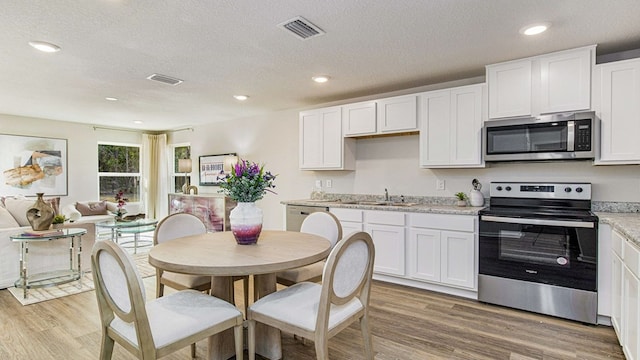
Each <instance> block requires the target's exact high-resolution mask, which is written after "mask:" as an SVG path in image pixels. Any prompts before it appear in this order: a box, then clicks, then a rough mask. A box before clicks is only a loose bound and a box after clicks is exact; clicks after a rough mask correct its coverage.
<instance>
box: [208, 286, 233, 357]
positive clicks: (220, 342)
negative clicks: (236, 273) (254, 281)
mask: <svg viewBox="0 0 640 360" xmlns="http://www.w3.org/2000/svg"><path fill="white" fill-rule="evenodd" d="M232 286H233V278H232V277H231V276H214V277H212V278H211V295H213V296H215V297H217V298H219V299H222V300H225V301H228V302H230V303H231V304H233V303H234V302H233V301H234V300H233V298H232V294H233V292H232V288H231V287H232ZM234 344H235V343H234V335H233V329H229V330H225V331H223V332H221V333H219V334H216V335H213V336H211V337H209V360H227V359H229V358H232V357H234V356H235V355H236V351H235V346H234Z"/></svg>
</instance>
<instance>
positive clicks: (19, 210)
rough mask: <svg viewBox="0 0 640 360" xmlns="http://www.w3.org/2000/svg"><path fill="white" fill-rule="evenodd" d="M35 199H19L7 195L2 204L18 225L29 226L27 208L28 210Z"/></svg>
mask: <svg viewBox="0 0 640 360" xmlns="http://www.w3.org/2000/svg"><path fill="white" fill-rule="evenodd" d="M35 203H36V201H35V200H34V199H31V200H27V199H20V198H18V199H17V198H13V197H7V198H6V199H4V206H5V208H6V209H7V210H9V212H10V213H11V215H12V216H13V218H14V219H16V221H17V222H18V224H19V225H20V226H30V224H29V220H27V210H29V209H30V208H31V207H32V206H33V204H35Z"/></svg>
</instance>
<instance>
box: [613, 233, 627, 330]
mask: <svg viewBox="0 0 640 360" xmlns="http://www.w3.org/2000/svg"><path fill="white" fill-rule="evenodd" d="M611 240H612V257H611V265H612V269H611V325H613V328H614V330H615V331H616V333H617V334H618V339H620V340H621V341H622V339H623V336H622V326H621V323H622V319H621V317H622V296H623V293H622V274H623V273H624V263H623V261H622V246H623V244H624V239H623V238H622V236H621V235H620V234H619V233H618V232H617V231H612V232H611Z"/></svg>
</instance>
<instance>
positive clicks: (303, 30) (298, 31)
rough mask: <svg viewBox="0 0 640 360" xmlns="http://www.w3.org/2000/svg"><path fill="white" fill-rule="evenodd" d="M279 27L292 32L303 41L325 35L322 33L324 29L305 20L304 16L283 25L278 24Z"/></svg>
mask: <svg viewBox="0 0 640 360" xmlns="http://www.w3.org/2000/svg"><path fill="white" fill-rule="evenodd" d="M278 26H279V27H281V28H283V29H285V30H288V31H290V32H291V33H292V34H293V35H295V36H296V37H297V38H299V39H301V40H307V39H309V38H312V37H315V36H320V35H324V31H322V29H320V28H319V27H317V26H315V25H314V24H312V23H311V22H310V21H309V20H307V19H305V18H303V17H302V16H297V17H295V18H293V19H290V20H287V21H285V22H283V23H281V24H278Z"/></svg>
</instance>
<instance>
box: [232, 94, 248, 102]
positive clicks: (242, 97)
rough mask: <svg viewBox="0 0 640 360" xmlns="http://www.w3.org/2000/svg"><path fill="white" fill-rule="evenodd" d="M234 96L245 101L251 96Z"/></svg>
mask: <svg viewBox="0 0 640 360" xmlns="http://www.w3.org/2000/svg"><path fill="white" fill-rule="evenodd" d="M233 97H234V98H235V99H236V100H239V101H245V100H247V99H248V98H249V97H248V96H247V95H233Z"/></svg>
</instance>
